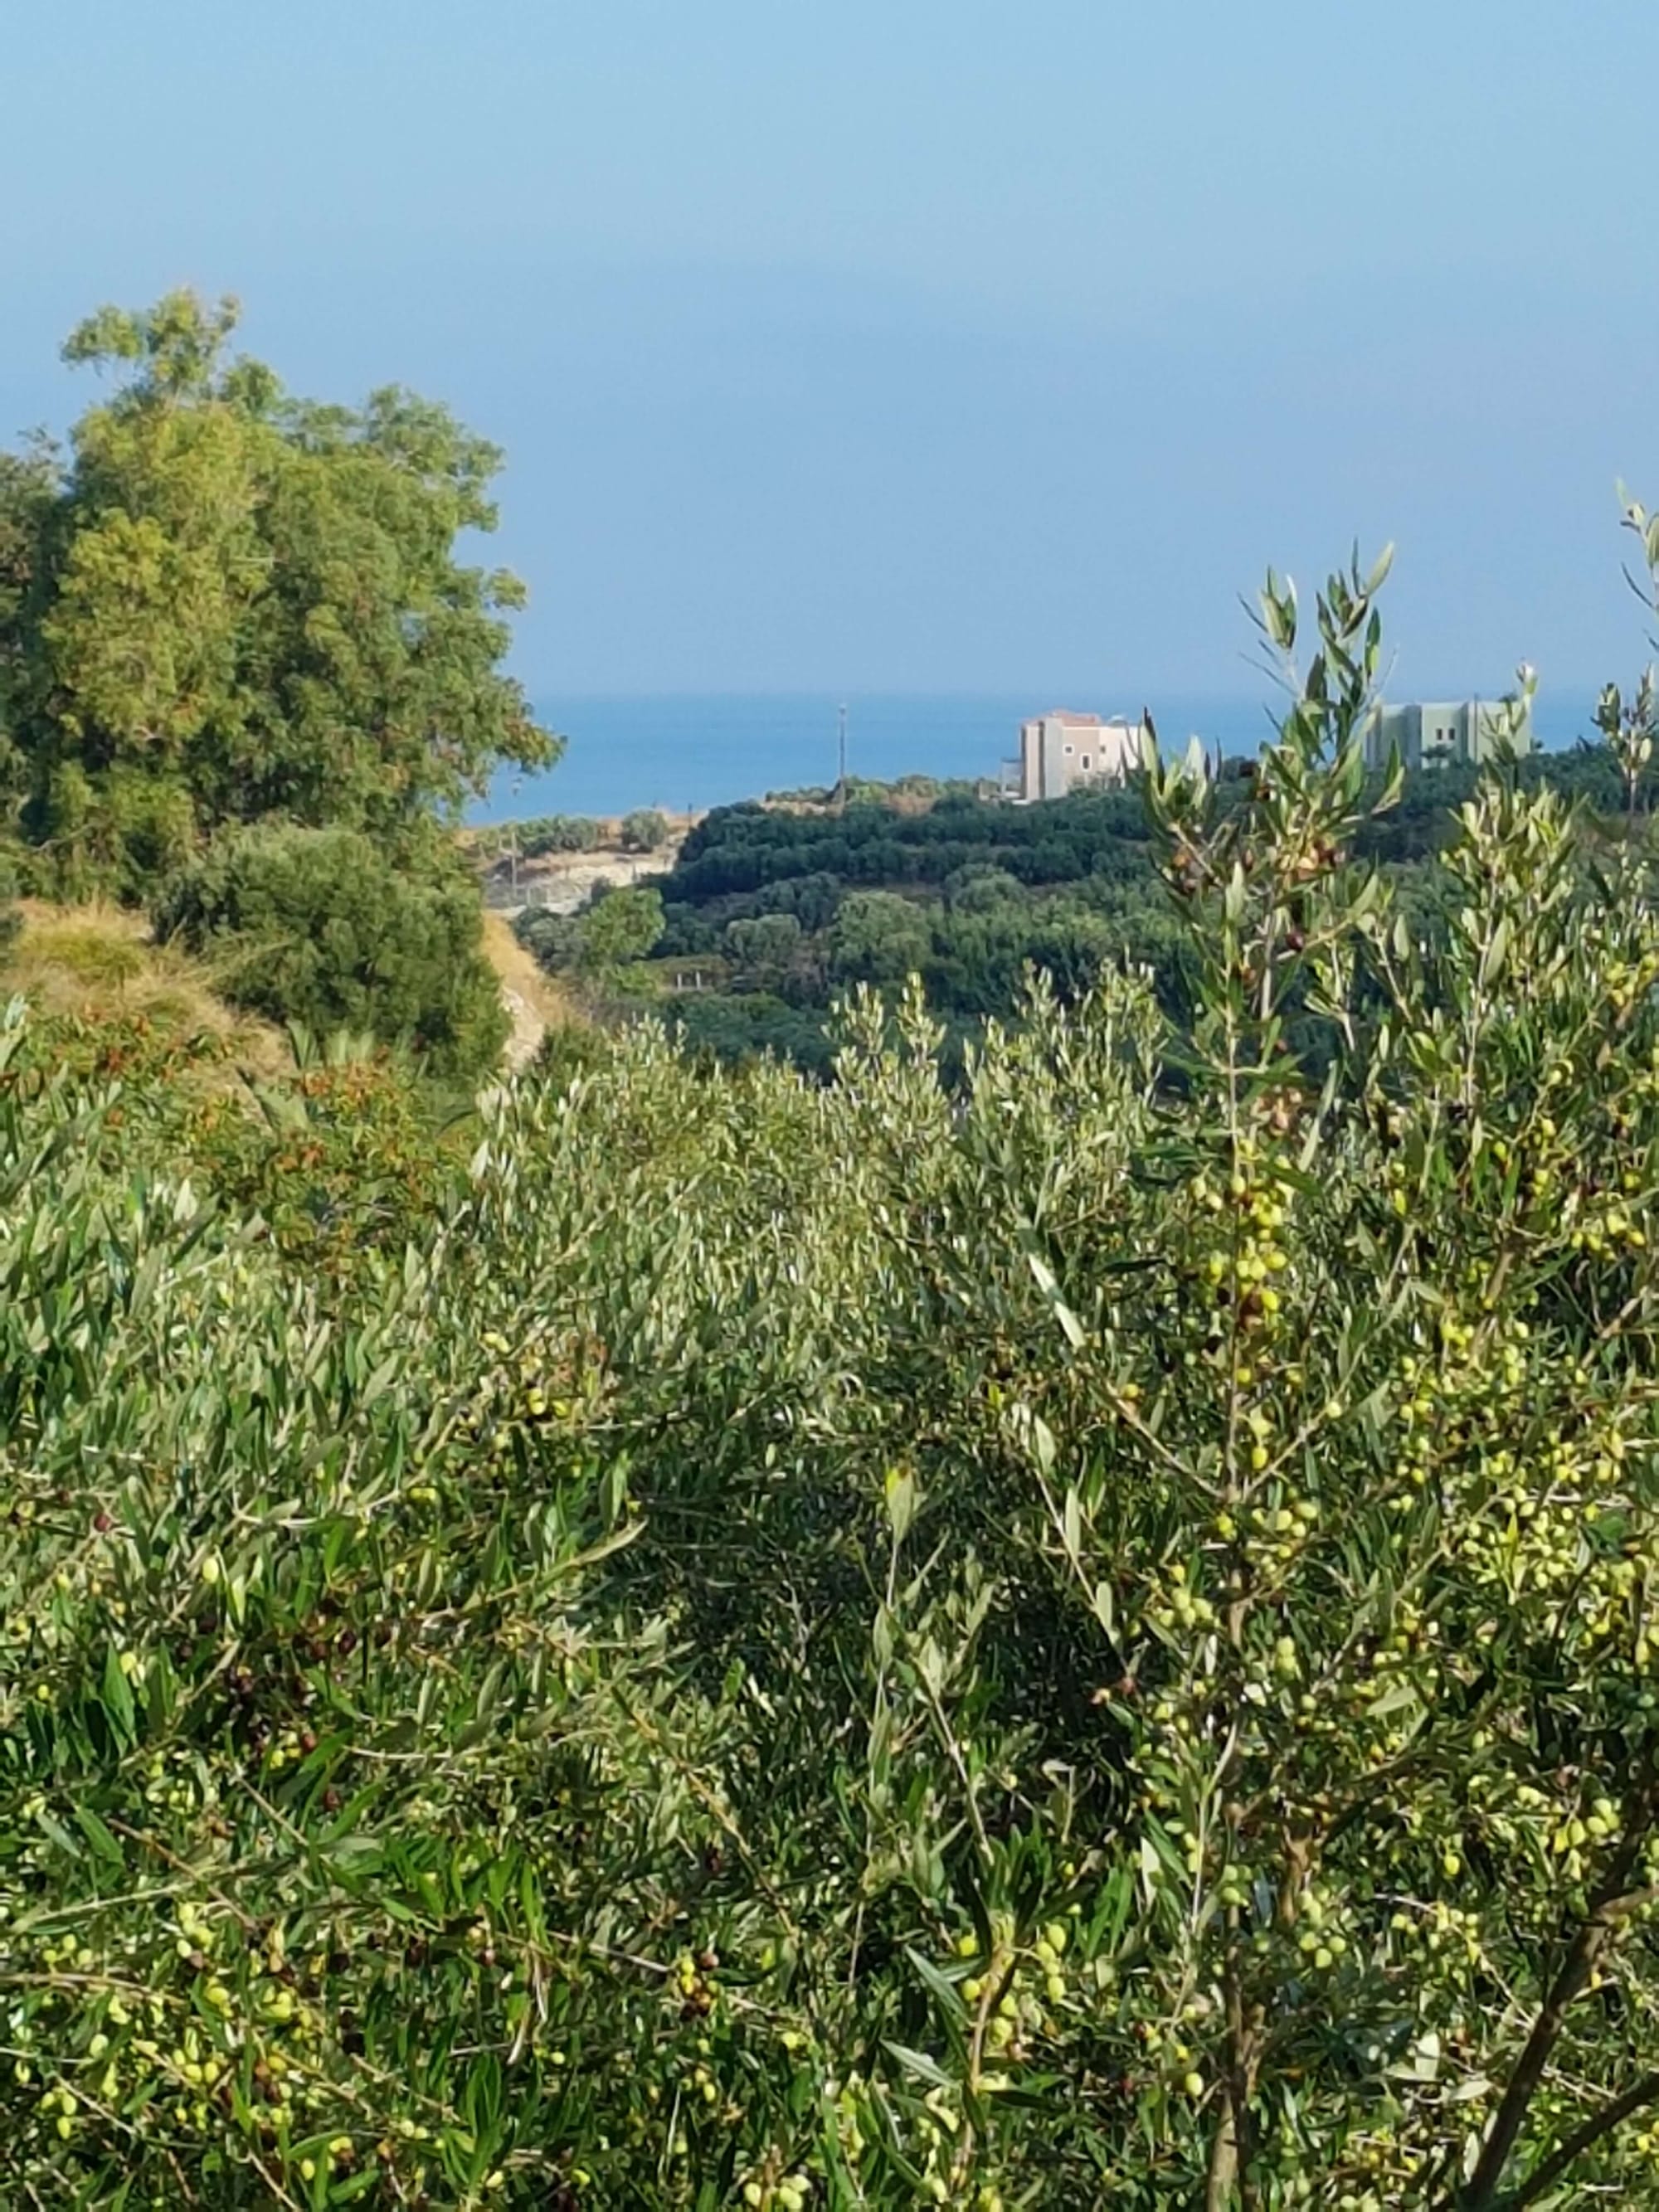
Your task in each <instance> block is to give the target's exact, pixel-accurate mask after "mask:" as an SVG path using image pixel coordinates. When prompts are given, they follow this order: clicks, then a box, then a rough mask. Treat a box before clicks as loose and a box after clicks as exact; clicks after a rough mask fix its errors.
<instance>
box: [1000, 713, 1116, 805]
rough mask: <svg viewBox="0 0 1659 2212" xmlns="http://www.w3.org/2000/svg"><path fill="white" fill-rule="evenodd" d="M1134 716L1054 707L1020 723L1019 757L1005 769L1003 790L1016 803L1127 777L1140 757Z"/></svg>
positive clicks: (1029, 802)
mask: <svg viewBox="0 0 1659 2212" xmlns="http://www.w3.org/2000/svg"><path fill="white" fill-rule="evenodd" d="M1141 741H1142V727H1141V725H1140V724H1139V722H1129V721H1125V720H1121V719H1119V718H1114V719H1113V720H1109V721H1108V720H1103V719H1102V717H1101V716H1100V715H1098V714H1073V713H1072V712H1070V711H1069V710H1068V709H1067V708H1061V707H1056V708H1054V711H1053V712H1052V713H1051V714H1038V715H1036V717H1034V719H1033V720H1030V721H1029V722H1022V723H1021V724H1020V726H1019V757H1018V760H1015V761H1010V762H1009V763H1007V765H1006V770H1005V773H1004V776H1003V782H1002V787H1003V792H1004V795H1005V796H1006V797H1007V798H1009V799H1014V800H1017V801H1018V803H1019V804H1020V805H1030V804H1031V803H1032V801H1033V800H1036V799H1063V798H1064V797H1065V796H1066V793H1067V792H1068V791H1075V790H1077V789H1078V788H1079V786H1081V785H1084V784H1091V785H1095V786H1101V785H1107V784H1121V783H1127V781H1128V779H1129V777H1130V776H1131V775H1133V772H1134V771H1135V769H1138V768H1139V766H1140V762H1141Z"/></svg>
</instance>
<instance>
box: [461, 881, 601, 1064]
mask: <svg viewBox="0 0 1659 2212" xmlns="http://www.w3.org/2000/svg"><path fill="white" fill-rule="evenodd" d="M483 942H484V953H485V956H486V957H487V958H488V959H489V964H490V966H491V967H492V968H493V969H495V973H496V975H498V976H500V978H501V1004H502V1005H503V1006H505V1007H506V1008H507V1016H508V1018H509V1019H510V1020H511V1022H512V1024H513V1034H512V1036H510V1037H509V1038H508V1039H507V1049H506V1052H505V1054H503V1058H504V1059H505V1060H506V1062H507V1069H508V1072H509V1073H512V1074H513V1075H516V1074H517V1073H519V1071H520V1068H523V1067H528V1066H529V1065H530V1063H531V1061H532V1060H534V1058H535V1057H536V1054H538V1052H539V1051H540V1049H541V1043H542V1039H543V1038H544V1036H546V1035H547V1032H548V1030H550V1029H551V1028H553V1027H555V1026H556V1025H557V1024H562V1023H566V1022H572V1021H574V1020H576V1019H577V1018H578V1017H577V1016H576V1014H575V1013H574V1012H573V1010H572V1009H571V1007H570V1006H568V1004H567V1003H566V1001H565V1000H563V999H562V997H561V996H560V994H559V992H558V990H557V989H556V987H555V986H554V984H553V983H552V982H551V981H550V979H549V978H548V977H547V976H546V975H544V974H543V972H542V970H541V969H539V968H538V966H537V965H536V963H535V961H534V960H533V959H532V957H531V956H530V954H529V953H528V952H526V951H525V949H524V947H523V945H520V942H519V940H518V939H517V938H516V937H514V935H513V931H512V927H511V925H510V924H509V923H508V921H507V918H506V916H505V915H499V914H486V915H485V916H484V937H483Z"/></svg>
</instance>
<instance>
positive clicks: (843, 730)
mask: <svg viewBox="0 0 1659 2212" xmlns="http://www.w3.org/2000/svg"><path fill="white" fill-rule="evenodd" d="M836 722H837V725H838V735H839V744H838V757H839V760H840V768H841V772H840V774H839V775H837V777H836V813H837V814H844V813H845V812H846V811H847V709H846V708H845V707H844V706H843V707H841V708H838V709H837V710H836Z"/></svg>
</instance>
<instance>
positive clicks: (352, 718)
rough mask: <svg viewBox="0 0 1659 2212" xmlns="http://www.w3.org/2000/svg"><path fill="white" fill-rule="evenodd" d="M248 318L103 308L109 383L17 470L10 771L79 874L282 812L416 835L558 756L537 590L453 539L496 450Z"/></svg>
mask: <svg viewBox="0 0 1659 2212" xmlns="http://www.w3.org/2000/svg"><path fill="white" fill-rule="evenodd" d="M236 319H237V311H236V308H235V306H234V302H232V301H224V302H222V303H221V304H220V305H219V307H216V308H213V309H210V308H209V307H206V306H204V303H203V302H202V301H199V300H198V299H197V298H196V297H195V296H194V295H192V294H190V293H187V292H179V293H174V294H172V295H169V296H168V297H167V298H166V299H164V300H163V301H161V303H160V304H159V305H158V306H157V307H155V308H153V309H151V310H149V312H147V313H125V312H123V311H119V310H117V309H114V308H106V309H104V310H102V311H101V312H100V313H98V314H96V315H94V316H93V317H92V318H91V319H89V320H88V321H87V322H86V323H83V324H82V325H81V327H80V328H79V329H78V330H77V331H75V333H74V334H73V335H72V337H70V340H69V343H68V344H67V345H66V347H65V348H64V357H65V359H66V360H67V361H69V362H71V363H83V364H88V365H90V366H92V367H94V368H99V369H102V370H105V371H107V372H111V373H112V374H114V375H115V376H116V378H117V379H118V382H117V386H116V389H115V390H114V392H113V394H112V396H111V397H110V398H108V399H107V400H106V401H105V402H104V403H103V404H100V405H96V406H94V407H93V408H91V409H89V410H88V412H87V413H86V414H84V415H83V416H82V417H81V419H80V421H79V422H77V423H76V426H75V428H74V430H73V432H72V433H71V436H70V447H69V449H68V452H67V453H57V452H55V451H54V450H52V449H51V448H49V447H47V448H37V449H33V450H31V451H30V452H28V453H25V454H23V455H21V456H15V457H8V458H7V459H6V460H5V462H4V464H3V467H0V731H3V732H4V738H5V742H4V744H3V747H0V772H3V774H4V775H6V777H7V779H8V781H9V786H10V795H11V798H12V799H13V801H14V803H20V802H21V805H22V807H23V818H24V821H25V824H26V828H27V834H28V836H30V838H31V839H32V841H33V842H35V843H36V844H39V845H43V846H45V847H46V848H49V849H50V850H51V851H52V854H54V855H55V858H56V860H57V862H58V871H57V872H58V874H59V876H60V877H62V876H64V875H66V874H67V875H69V876H70V877H72V876H73V875H74V874H75V873H76V872H77V871H79V872H83V873H84V872H103V873H105V874H106V875H107V874H109V873H111V872H113V873H115V874H116V875H117V876H118V877H122V876H125V878H126V879H127V887H128V888H137V884H134V882H133V881H132V878H134V877H135V876H136V877H138V878H142V877H143V874H144V873H145V872H147V871H148V870H149V869H150V868H153V866H155V865H159V864H164V863H165V861H166V860H167V859H169V858H171V857H175V856H176V854H177V850H178V848H179V845H180V844H181V842H188V838H189V836H190V835H191V832H192V831H194V830H196V829H212V828H214V827H215V826H216V825H218V824H220V823H226V822H238V821H246V820H251V819H253V818H256V817H261V816H265V815H270V814H283V815H287V816H289V817H293V818H295V819H297V820H299V821H301V822H304V823H312V824H324V823H343V824H345V825H348V826H350V827H353V828H357V829H363V830H366V831H367V832H368V833H369V834H370V835H373V836H376V837H378V838H380V839H382V840H385V839H393V840H395V839H396V838H398V836H400V835H402V834H403V833H404V831H405V830H406V829H408V827H409V826H410V824H411V823H414V822H416V821H417V820H418V819H419V818H420V817H422V815H423V814H425V813H427V812H428V811H431V810H432V809H433V808H435V807H437V808H443V807H450V806H453V805H456V804H457V803H458V802H459V800H460V799H463V798H464V797H465V794H466V793H468V792H469V791H473V790H477V789H478V788H479V787H481V786H482V785H483V781H484V780H485V778H486V777H487V775H488V774H489V770H490V769H491V767H492V766H493V764H494V763H495V762H496V761H498V760H501V759H510V760H513V761H516V762H518V763H522V764H524V765H526V766H533V765H538V764H541V763H545V762H547V761H548V760H550V758H551V757H553V754H554V741H553V740H552V739H551V738H550V737H549V736H548V734H547V733H546V732H544V731H542V730H540V729H539V728H538V727H537V726H536V723H535V721H534V720H533V718H532V714H531V712H530V709H529V707H528V704H527V702H526V699H525V697H524V695H523V693H522V691H521V690H520V687H519V685H518V684H516V683H514V682H513V680H512V679H511V678H509V677H507V676H506V675H505V674H503V673H502V671H501V665H500V664H501V658H502V655H503V653H504V652H505V650H506V647H507V641H508V631H507V623H506V620H505V617H506V616H507V614H509V613H510V612H511V611H513V609H514V608H516V607H518V606H520V605H521V604H522V602H523V596H524V595H523V591H522V587H521V586H520V584H519V582H518V581H517V580H516V579H515V578H513V576H511V575H509V574H506V573H505V572H504V571H501V570H495V569H486V568H479V567H474V566H471V565H468V564H467V563H465V562H464V561H462V560H460V559H459V558H458V556H457V540H458V538H459V537H460V535H461V534H462V533H463V532H471V531H477V532H488V531H489V530H490V529H492V528H493V527H494V526H495V507H494V506H493V504H492V503H491V501H490V499H489V484H490V481H491V478H492V477H494V475H495V471H496V469H497V468H498V466H499V465H500V460H501V455H500V453H499V452H498V451H497V449H496V448H495V447H493V446H491V445H489V444H488V443H486V442H485V441H483V440H482V439H480V438H477V437H475V436H473V435H471V433H470V432H469V431H467V430H466V429H465V428H463V427H462V426H461V425H460V424H459V422H456V421H455V419H454V418H453V416H451V415H450V413H449V412H448V411H447V409H445V408H443V407H441V406H436V405H433V404H428V402H426V401H423V400H421V399H418V398H415V397H414V396H413V395H412V394H410V393H409V392H404V391H402V390H399V389H396V388H392V389H387V390H383V391H380V392H374V394H372V395H371V397H370V398H369V399H368V402H367V403H366V404H364V405H363V406H362V408H361V409H356V410H353V409H349V408H344V407H335V406H322V405H318V404H313V403H312V402H309V401H306V400H301V399H298V398H294V397H292V396H291V395H289V394H288V393H287V392H284V391H283V387H282V386H281V384H280V383H279V382H278V380H277V379H276V376H275V375H274V374H272V373H271V371H270V369H268V368H265V367H264V366H263V365H262V364H261V363H259V362H253V361H250V360H247V359H246V358H241V357H235V356H232V355H231V354H230V352H229V350H228V348H229V343H230V340H231V337H232V335H233V333H234V329H235V326H236ZM158 817H160V818H161V821H162V823H163V824H164V829H162V830H161V831H158V830H157V829H156V823H157V819H158ZM146 831H147V832H148V833H149V840H150V846H149V849H148V850H147V849H145V848H143V837H142V833H143V832H146ZM135 838H137V839H138V841H139V842H138V844H137V848H135Z"/></svg>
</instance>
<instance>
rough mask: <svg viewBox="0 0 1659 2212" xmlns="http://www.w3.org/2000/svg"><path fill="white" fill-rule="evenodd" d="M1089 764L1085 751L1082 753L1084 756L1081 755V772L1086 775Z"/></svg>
mask: <svg viewBox="0 0 1659 2212" xmlns="http://www.w3.org/2000/svg"><path fill="white" fill-rule="evenodd" d="M1089 766H1090V763H1089V756H1088V754H1087V753H1085V754H1084V756H1083V773H1084V774H1085V775H1087V774H1088V773H1089Z"/></svg>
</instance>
